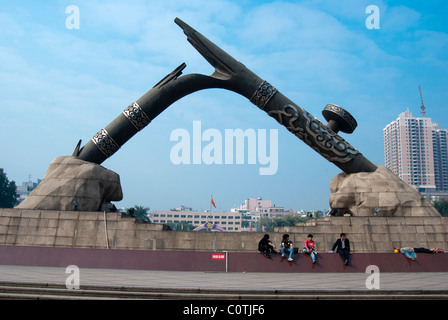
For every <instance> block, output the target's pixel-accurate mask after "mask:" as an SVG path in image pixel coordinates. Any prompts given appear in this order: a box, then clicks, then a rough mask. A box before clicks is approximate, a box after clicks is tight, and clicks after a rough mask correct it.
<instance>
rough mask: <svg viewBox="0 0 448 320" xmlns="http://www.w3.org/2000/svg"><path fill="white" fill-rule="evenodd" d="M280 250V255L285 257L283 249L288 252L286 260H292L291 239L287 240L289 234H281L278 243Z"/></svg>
mask: <svg viewBox="0 0 448 320" xmlns="http://www.w3.org/2000/svg"><path fill="white" fill-rule="evenodd" d="M280 251H281V253H282V257H283V258H284V257H285V251H286V252H289V258H288V261H290V262H291V261H292V255H293V254H294V248H293V247H292V241H291V240H289V234H287V233H286V234H284V235H283V240H282V243H280Z"/></svg>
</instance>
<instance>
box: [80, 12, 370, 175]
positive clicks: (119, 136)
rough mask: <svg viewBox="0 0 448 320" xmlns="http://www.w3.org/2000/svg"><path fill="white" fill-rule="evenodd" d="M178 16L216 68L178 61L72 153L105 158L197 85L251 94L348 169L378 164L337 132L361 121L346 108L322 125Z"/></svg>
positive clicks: (332, 111) (327, 112)
mask: <svg viewBox="0 0 448 320" xmlns="http://www.w3.org/2000/svg"><path fill="white" fill-rule="evenodd" d="M175 22H176V23H177V24H178V25H179V26H180V27H181V28H182V29H183V31H184V33H185V34H186V36H187V39H188V41H189V42H190V43H191V44H192V45H193V47H195V48H196V50H198V51H199V53H200V54H201V55H202V56H203V57H204V58H205V59H206V60H207V61H208V62H209V63H210V64H211V65H212V66H213V67H214V68H215V72H214V73H213V74H212V75H211V76H205V75H202V74H188V75H184V76H181V74H182V71H183V69H184V68H185V67H186V65H185V64H182V65H180V66H179V67H178V68H177V69H175V70H174V71H173V72H172V73H170V74H169V75H167V76H166V77H165V78H164V79H162V80H161V81H160V82H159V83H158V84H156V85H155V86H154V87H153V88H152V89H151V90H149V91H148V92H147V93H146V94H145V95H143V96H142V97H141V98H140V99H138V100H137V101H135V102H133V103H132V104H131V105H130V106H129V107H127V108H126V109H125V110H124V111H123V113H122V114H120V115H119V116H118V117H117V118H115V120H113V121H112V122H111V123H110V124H108V125H107V126H106V127H105V128H103V129H101V130H100V131H99V132H98V133H97V134H95V136H94V137H93V138H92V139H91V140H90V141H89V142H88V143H87V144H86V145H85V146H84V147H82V148H81V149H80V148H79V147H80V144H78V146H77V147H76V149H75V151H74V153H73V156H75V157H77V158H79V159H82V160H86V161H90V162H94V163H97V164H101V163H102V162H103V161H104V160H106V159H107V158H108V157H110V156H111V155H113V154H114V153H115V152H116V151H117V150H118V149H119V148H120V147H121V146H122V145H123V144H124V143H125V142H126V141H127V140H129V139H130V138H131V137H132V136H133V135H134V134H136V133H137V132H138V131H140V130H142V129H143V128H144V127H145V126H146V125H148V124H149V123H150V122H151V121H152V120H153V119H154V118H155V117H156V116H157V115H158V114H160V113H161V112H162V111H163V110H165V109H166V108H167V107H168V106H170V105H171V104H172V103H173V102H175V101H177V100H179V99H181V98H182V97H184V96H186V95H188V94H190V93H193V92H195V91H199V90H202V89H208V88H222V89H227V90H231V91H234V92H236V93H239V94H241V95H243V96H244V97H246V98H247V99H249V100H250V101H251V102H252V103H253V104H255V105H256V106H257V107H259V108H260V109H262V110H264V111H265V112H266V113H267V114H268V115H270V116H271V117H274V118H275V119H276V120H277V121H278V122H279V123H280V124H282V125H283V126H285V127H286V128H287V129H288V130H289V131H290V132H292V133H293V134H294V135H295V136H297V137H298V138H299V139H301V140H302V141H304V142H305V143H306V144H307V145H309V146H310V147H311V148H313V149H314V150H315V151H316V152H318V153H319V154H320V155H321V156H323V157H324V158H325V159H327V160H328V161H330V162H332V163H334V164H335V165H336V166H338V167H339V168H340V169H342V170H343V171H344V172H346V173H354V172H372V171H375V170H376V166H375V165H374V164H372V163H371V162H370V161H369V160H367V159H366V158H365V157H364V156H363V155H362V154H361V153H360V152H359V151H358V150H356V149H355V148H354V147H352V146H351V145H350V144H349V143H348V142H347V141H345V140H344V139H343V138H342V137H340V136H339V135H338V134H337V132H338V130H341V131H343V132H347V133H351V132H353V130H354V129H355V127H356V125H357V124H356V121H355V119H353V117H352V116H351V115H350V114H349V113H348V112H347V111H345V110H344V109H342V108H341V107H338V106H336V105H332V104H329V105H327V106H326V107H325V109H324V111H323V114H324V116H325V118H326V119H327V120H328V121H329V125H328V126H326V125H324V124H323V123H321V122H320V121H319V120H317V119H316V118H315V117H313V116H312V115H311V114H309V113H308V112H306V111H305V110H304V109H302V108H301V107H299V106H298V105H296V104H295V103H294V102H292V101H291V100H289V99H288V98H287V97H285V96H284V95H283V94H281V93H280V92H279V91H278V90H277V89H276V88H275V87H273V86H272V85H271V84H269V83H268V82H267V81H263V80H262V79H261V78H260V77H258V76H257V75H256V74H254V73H253V72H252V71H250V70H249V69H248V68H246V67H245V66H244V65H243V64H242V63H241V62H239V61H237V60H235V59H234V58H232V57H231V56H230V55H229V54H227V53H226V52H225V51H223V50H222V49H221V48H219V47H218V46H216V45H215V44H214V43H212V42H211V41H210V40H208V39H207V38H206V37H204V36H203V35H202V34H200V33H199V32H197V31H196V30H194V29H193V28H191V27H190V26H189V25H188V24H186V23H185V22H183V21H182V20H180V19H178V18H176V19H175Z"/></svg>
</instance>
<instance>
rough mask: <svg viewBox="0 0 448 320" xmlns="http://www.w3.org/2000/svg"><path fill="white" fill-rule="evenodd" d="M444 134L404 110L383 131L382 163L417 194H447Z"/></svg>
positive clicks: (424, 120)
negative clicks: (416, 189)
mask: <svg viewBox="0 0 448 320" xmlns="http://www.w3.org/2000/svg"><path fill="white" fill-rule="evenodd" d="M447 131H448V130H446V129H439V125H438V123H437V122H433V121H432V120H431V118H427V117H424V116H422V117H414V116H412V113H411V112H410V111H409V110H407V111H405V112H403V113H401V114H400V115H399V116H398V118H397V120H395V121H392V122H391V123H389V124H388V125H387V126H386V127H385V128H384V129H383V136H384V162H385V165H386V167H388V168H389V169H391V170H392V171H393V172H394V173H395V174H396V175H398V176H399V177H400V178H401V179H402V180H403V181H404V182H406V183H408V184H410V185H413V186H415V187H417V188H418V189H419V190H420V191H421V192H429V191H434V192H438V191H448V153H447V136H448V135H447Z"/></svg>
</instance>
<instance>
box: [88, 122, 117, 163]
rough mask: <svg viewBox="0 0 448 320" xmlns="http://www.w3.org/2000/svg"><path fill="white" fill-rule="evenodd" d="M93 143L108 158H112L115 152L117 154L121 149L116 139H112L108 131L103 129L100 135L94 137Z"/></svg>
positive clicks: (99, 132)
mask: <svg viewBox="0 0 448 320" xmlns="http://www.w3.org/2000/svg"><path fill="white" fill-rule="evenodd" d="M92 141H93V143H95V144H96V145H97V147H98V149H100V151H101V152H102V153H104V154H105V155H106V156H107V157H110V156H111V155H113V154H114V153H115V152H117V151H118V149H120V146H119V145H118V143H116V142H115V141H114V139H112V138H111V136H110V135H109V133H108V132H107V131H106V129H101V130H100V131H98V133H97V134H95V135H94V136H93V138H92Z"/></svg>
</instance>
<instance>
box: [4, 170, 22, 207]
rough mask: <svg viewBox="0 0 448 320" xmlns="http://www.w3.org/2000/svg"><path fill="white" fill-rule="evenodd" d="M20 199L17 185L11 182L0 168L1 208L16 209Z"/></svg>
mask: <svg viewBox="0 0 448 320" xmlns="http://www.w3.org/2000/svg"><path fill="white" fill-rule="evenodd" d="M18 198H19V195H18V194H17V187H16V183H15V182H14V181H9V180H8V177H7V176H6V173H4V172H3V169H1V168H0V208H12V207H14V206H15V205H16V204H17V199H18Z"/></svg>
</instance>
